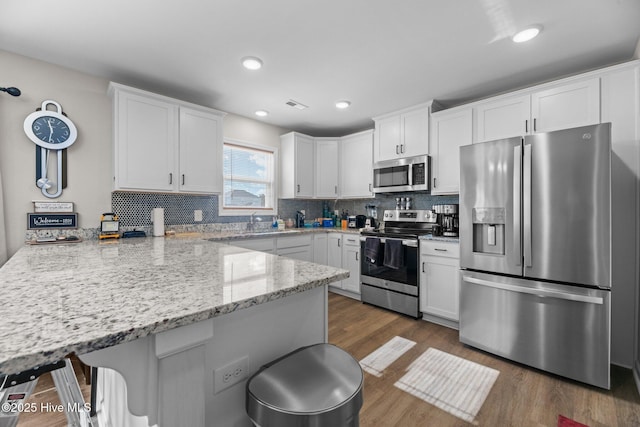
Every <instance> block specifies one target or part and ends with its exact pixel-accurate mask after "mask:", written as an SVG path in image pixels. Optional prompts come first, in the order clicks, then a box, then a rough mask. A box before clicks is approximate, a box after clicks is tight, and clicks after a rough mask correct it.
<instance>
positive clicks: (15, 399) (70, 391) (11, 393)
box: [0, 358, 93, 427]
mask: <svg viewBox="0 0 640 427" xmlns="http://www.w3.org/2000/svg"><path fill="white" fill-rule="evenodd" d="M46 372H51V377H52V378H53V383H54V384H55V387H56V391H57V392H58V397H59V398H60V403H61V404H62V409H63V411H64V413H65V415H66V417H67V423H68V424H67V425H68V426H69V427H90V426H93V422H92V420H91V416H90V415H89V409H88V408H87V407H86V406H85V401H84V397H83V396H82V392H81V391H80V386H79V385H78V380H77V379H76V375H75V373H74V371H73V366H72V365H71V360H70V359H68V358H66V359H64V360H61V361H59V362H56V363H51V364H49V365H45V366H40V367H37V368H33V369H30V370H28V371H24V372H20V373H17V374H14V375H7V376H5V377H4V378H2V377H0V427H14V426H15V425H16V424H18V418H19V416H20V412H23V411H24V410H25V408H26V409H27V410H30V411H32V412H34V411H36V410H41V409H42V408H41V406H38V405H36V404H35V403H25V401H26V400H27V398H28V397H29V395H31V393H33V390H34V389H35V387H36V384H37V383H38V378H39V377H40V375H42V374H44V373H46ZM34 405H36V406H35V407H34Z"/></svg>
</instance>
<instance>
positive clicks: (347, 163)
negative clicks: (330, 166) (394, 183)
mask: <svg viewBox="0 0 640 427" xmlns="http://www.w3.org/2000/svg"><path fill="white" fill-rule="evenodd" d="M340 152H341V154H340V197H342V198H345V199H349V198H358V197H373V188H372V187H373V131H371V130H368V131H364V132H359V133H355V134H353V135H348V136H344V137H342V139H341V141H340Z"/></svg>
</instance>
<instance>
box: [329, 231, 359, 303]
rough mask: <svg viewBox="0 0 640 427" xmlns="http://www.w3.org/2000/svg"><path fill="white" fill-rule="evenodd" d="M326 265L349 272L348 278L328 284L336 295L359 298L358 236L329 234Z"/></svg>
mask: <svg viewBox="0 0 640 427" xmlns="http://www.w3.org/2000/svg"><path fill="white" fill-rule="evenodd" d="M327 265H330V266H331V267H336V268H344V269H345V270H349V277H348V278H347V279H344V280H341V281H339V282H333V283H330V284H329V288H330V289H331V290H333V291H334V292H336V293H339V294H341V295H345V296H348V297H351V298H355V299H359V298H360V235H359V234H352V233H329V234H328V236H327Z"/></svg>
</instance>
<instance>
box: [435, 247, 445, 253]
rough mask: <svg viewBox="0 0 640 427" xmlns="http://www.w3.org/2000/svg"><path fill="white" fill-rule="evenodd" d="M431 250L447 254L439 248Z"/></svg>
mask: <svg viewBox="0 0 640 427" xmlns="http://www.w3.org/2000/svg"><path fill="white" fill-rule="evenodd" d="M433 250H434V251H438V252H447V250H446V249H440V248H433Z"/></svg>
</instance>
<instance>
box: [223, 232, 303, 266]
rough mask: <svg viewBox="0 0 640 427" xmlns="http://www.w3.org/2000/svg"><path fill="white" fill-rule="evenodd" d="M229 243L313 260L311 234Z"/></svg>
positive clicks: (238, 240) (241, 240) (289, 256)
mask: <svg viewBox="0 0 640 427" xmlns="http://www.w3.org/2000/svg"><path fill="white" fill-rule="evenodd" d="M229 244H230V245H233V246H238V247H240V248H245V249H251V250H254V251H260V252H266V253H270V254H275V255H282V256H286V257H288V258H293V259H297V260H300V261H313V245H312V236H311V235H310V234H302V235H297V236H279V237H258V238H253V239H237V240H232V241H230V242H229Z"/></svg>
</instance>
